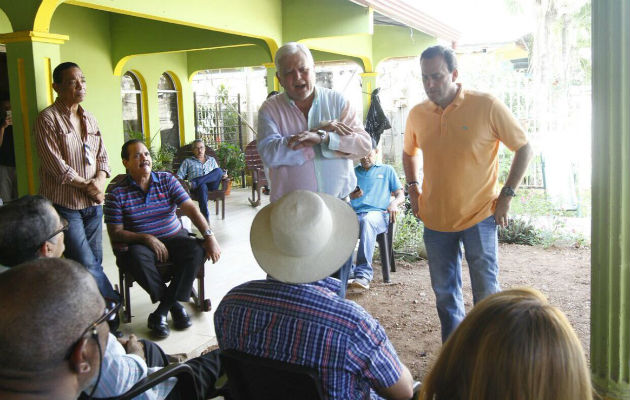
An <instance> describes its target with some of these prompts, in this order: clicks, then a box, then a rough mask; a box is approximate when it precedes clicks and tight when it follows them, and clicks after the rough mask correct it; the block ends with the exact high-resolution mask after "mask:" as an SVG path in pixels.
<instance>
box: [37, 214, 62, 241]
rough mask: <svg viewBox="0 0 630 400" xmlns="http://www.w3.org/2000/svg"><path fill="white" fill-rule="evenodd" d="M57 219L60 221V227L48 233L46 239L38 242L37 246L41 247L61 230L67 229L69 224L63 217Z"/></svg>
mask: <svg viewBox="0 0 630 400" xmlns="http://www.w3.org/2000/svg"><path fill="white" fill-rule="evenodd" d="M59 219H60V221H61V228H59V229H57V230H56V231H54V232H53V233H51V234H50V235H48V236H47V237H46V239H44V241H43V242H41V243H40V244H39V246H38V248H39V247H42V246H43V245H44V243H46V242H48V241H49V240H50V239H52V238H54V237H55V236H57V235H58V234H60V233H61V232H66V231H67V230H68V225H69V223H68V221H67V220H66V219H65V218H59Z"/></svg>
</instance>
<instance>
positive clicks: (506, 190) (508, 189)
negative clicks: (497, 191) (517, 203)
mask: <svg viewBox="0 0 630 400" xmlns="http://www.w3.org/2000/svg"><path fill="white" fill-rule="evenodd" d="M501 196H503V197H508V196H509V197H514V196H516V192H515V191H514V189H512V188H511V187H510V186H503V189H501Z"/></svg>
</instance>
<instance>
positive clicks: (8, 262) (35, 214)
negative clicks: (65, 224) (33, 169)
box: [0, 195, 60, 267]
mask: <svg viewBox="0 0 630 400" xmlns="http://www.w3.org/2000/svg"><path fill="white" fill-rule="evenodd" d="M55 214H56V212H55V209H54V208H53V205H52V203H51V202H50V200H48V199H46V198H45V197H43V196H40V195H37V196H28V195H27V196H24V197H21V198H19V199H17V200H13V201H11V202H9V203H7V204H6V205H5V206H3V207H0V264H3V265H5V266H8V267H12V266H14V265H17V264H20V263H23V262H26V261H30V260H33V259H35V258H38V257H39V256H40V253H39V247H40V246H41V245H42V244H44V242H46V241H47V238H48V237H49V236H50V234H51V233H53V232H54V231H55V230H56V229H57V218H56V215H55ZM55 240H60V239H59V238H56V239H55ZM49 241H51V242H52V238H50V239H49ZM55 243H56V242H55Z"/></svg>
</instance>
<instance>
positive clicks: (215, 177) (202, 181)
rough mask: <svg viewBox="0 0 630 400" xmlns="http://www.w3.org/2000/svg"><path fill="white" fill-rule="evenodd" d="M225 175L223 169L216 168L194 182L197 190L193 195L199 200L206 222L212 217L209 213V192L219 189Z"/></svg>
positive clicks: (200, 209) (194, 190)
mask: <svg viewBox="0 0 630 400" xmlns="http://www.w3.org/2000/svg"><path fill="white" fill-rule="evenodd" d="M223 173H224V172H223V170H222V169H221V168H215V169H213V170H212V171H210V172H209V173H207V174H205V175H203V176H198V177H196V178H195V179H193V180H192V181H193V182H194V183H195V186H196V187H195V189H193V193H195V194H196V195H197V198H198V199H199V211H201V214H203V216H204V217H206V220H209V217H210V213H209V212H208V192H209V191H210V192H212V191H213V190H217V189H218V188H219V185H220V184H221V179H223Z"/></svg>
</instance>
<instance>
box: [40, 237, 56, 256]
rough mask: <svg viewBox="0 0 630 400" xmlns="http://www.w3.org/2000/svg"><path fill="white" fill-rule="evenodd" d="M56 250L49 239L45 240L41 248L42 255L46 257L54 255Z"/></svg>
mask: <svg viewBox="0 0 630 400" xmlns="http://www.w3.org/2000/svg"><path fill="white" fill-rule="evenodd" d="M54 251H55V245H54V244H52V243H50V242H49V241H45V242H44V244H42V246H41V247H40V248H39V254H40V256H42V257H44V258H49V257H52V256H53V254H54Z"/></svg>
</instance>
